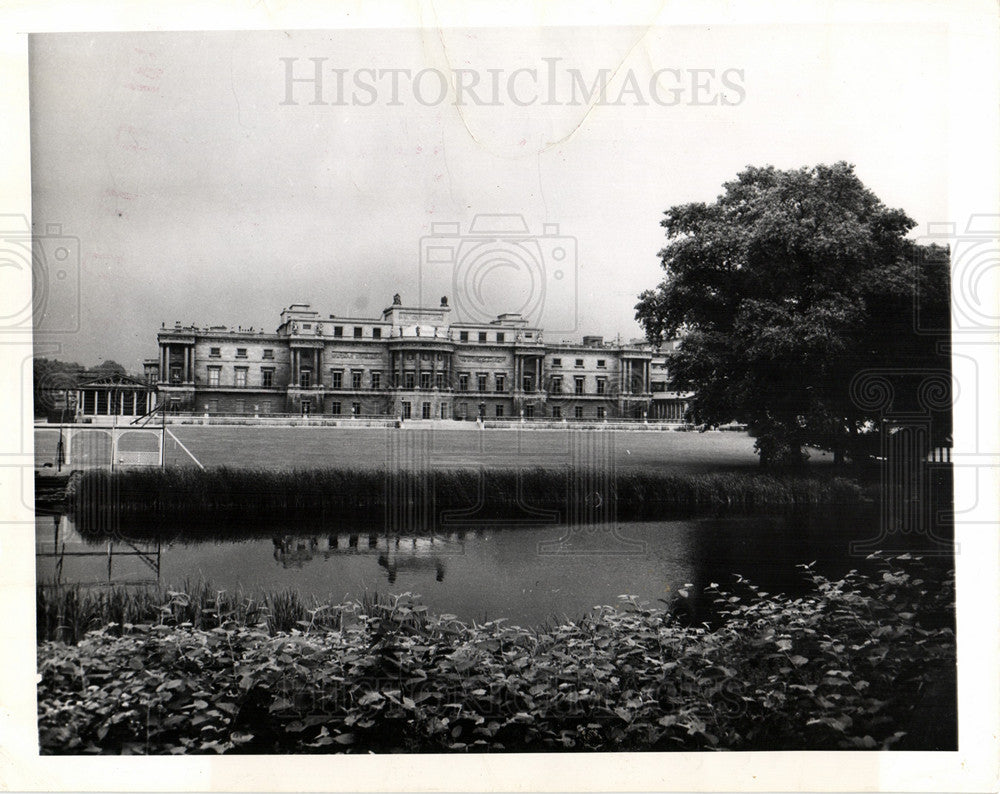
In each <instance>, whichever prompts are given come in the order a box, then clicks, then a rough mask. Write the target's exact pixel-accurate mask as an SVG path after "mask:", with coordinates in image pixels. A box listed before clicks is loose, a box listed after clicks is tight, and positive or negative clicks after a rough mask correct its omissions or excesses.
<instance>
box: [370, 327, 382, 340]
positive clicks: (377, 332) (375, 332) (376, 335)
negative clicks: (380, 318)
mask: <svg viewBox="0 0 1000 794" xmlns="http://www.w3.org/2000/svg"><path fill="white" fill-rule="evenodd" d="M381 338H382V329H381V328H372V339H381Z"/></svg>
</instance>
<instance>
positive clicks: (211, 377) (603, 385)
mask: <svg viewBox="0 0 1000 794" xmlns="http://www.w3.org/2000/svg"><path fill="white" fill-rule="evenodd" d="M247 372H248V370H247V368H246V367H236V368H235V370H234V372H233V386H235V387H236V388H237V389H245V388H247V385H248V384H247ZM349 374H350V376H351V381H350V382H351V389H353V390H355V391H359V390H361V389H363V388H364V371H363V370H352V371H351V372H350V373H349ZM417 374H418V373H415V372H404V373H403V388H404V389H407V390H412V389H415V388H417V382H418V381H417ZM260 376H261V379H260V386H261V388H264V389H270V388H273V387H274V369H272V368H268V367H262V368H261V371H260ZM419 376H420V379H419V384H420V388H421V389H425V390H426V389H431V388H432V387H433V388H435V389H444V388H445V379H444V378H445V376H444V373H443V372H436V373H430V372H421V373H419ZM221 377H222V368H221V367H209V368H208V385H209V386H210V387H215V388H217V387H219V386H221V385H222V383H221ZM397 378H398V376H397V374H396V373H393V375H392V382H393V385H398V381H397ZM469 379H470V373H468V372H461V373H459V375H458V390H459V391H460V392H467V391H469ZM298 385H299V388H301V389H309V388H312V385H313V384H312V370H309V369H303V370H302V371H301V372H300V373H299V384H298ZM330 388H331V389H342V388H344V372H343V370H331V372H330ZM369 388H372V389H381V388H382V373H381V372H380V371H378V370H373V371H372V372H370V373H369ZM521 388H522V390H523V391H526V392H533V391H535V379H534V376H532V375H525V376H524V379H523V381H522V383H521ZM506 389H507V377H506V375H502V374H500V373H497V374H495V375H494V376H493V391H494V392H496V393H503V392H505V391H506ZM476 391H478V392H487V391H489V375H488V374H486V373H479V374H477V375H476ZM548 391H549V393H550V394H561V393H563V379H562V376H560V375H555V376H553V377H552V378H551V379H550V381H549V388H548ZM586 393H587V392H586V377H585V376H583V375H577V376H575V377H574V378H573V394H586ZM594 393H595V394H607V393H608V381H607V378H603V377H598V378H597V389H596V391H595V392H594Z"/></svg>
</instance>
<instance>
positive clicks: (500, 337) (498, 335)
mask: <svg viewBox="0 0 1000 794" xmlns="http://www.w3.org/2000/svg"><path fill="white" fill-rule="evenodd" d="M504 339H505V337H504V335H503V334H502V333H498V334H497V341H498V342H503V340H504Z"/></svg>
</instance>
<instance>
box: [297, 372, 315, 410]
mask: <svg viewBox="0 0 1000 794" xmlns="http://www.w3.org/2000/svg"><path fill="white" fill-rule="evenodd" d="M299 388H300V389H309V388H312V370H311V369H304V370H302V371H301V372H300V373H299ZM306 402H308V400H306V401H304V402H303V403H302V404H303V405H305V404H306ZM306 413H308V411H307V412H306Z"/></svg>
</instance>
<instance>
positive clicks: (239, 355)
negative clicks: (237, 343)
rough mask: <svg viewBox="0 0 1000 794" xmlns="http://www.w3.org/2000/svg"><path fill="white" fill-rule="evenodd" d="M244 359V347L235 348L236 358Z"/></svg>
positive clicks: (245, 350) (245, 354) (245, 352)
mask: <svg viewBox="0 0 1000 794" xmlns="http://www.w3.org/2000/svg"><path fill="white" fill-rule="evenodd" d="M246 357H247V349H246V348H245V347H238V348H236V358H246Z"/></svg>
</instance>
